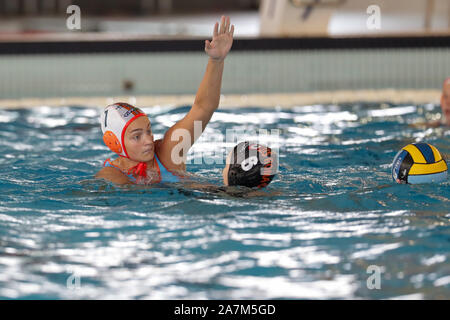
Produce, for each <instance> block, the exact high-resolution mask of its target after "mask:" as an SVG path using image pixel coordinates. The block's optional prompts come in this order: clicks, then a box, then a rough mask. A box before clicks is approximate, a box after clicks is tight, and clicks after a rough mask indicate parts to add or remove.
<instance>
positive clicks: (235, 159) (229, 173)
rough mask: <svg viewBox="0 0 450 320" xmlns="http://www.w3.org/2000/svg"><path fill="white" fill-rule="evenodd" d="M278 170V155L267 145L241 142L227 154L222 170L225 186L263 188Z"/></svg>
mask: <svg viewBox="0 0 450 320" xmlns="http://www.w3.org/2000/svg"><path fill="white" fill-rule="evenodd" d="M277 171H278V157H277V155H276V154H275V153H274V152H272V150H271V149H270V148H269V147H265V146H262V145H259V144H257V143H250V142H247V141H246V142H241V143H239V144H238V145H236V146H235V147H234V148H233V149H232V150H231V151H230V153H229V154H228V156H227V161H226V164H225V168H224V169H223V171H222V175H223V182H224V184H225V185H227V186H235V185H239V186H246V187H249V188H253V187H257V188H263V187H265V186H267V185H268V184H269V183H270V182H271V181H272V179H273V177H274V176H275V174H276V173H277Z"/></svg>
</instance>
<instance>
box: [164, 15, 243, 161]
mask: <svg viewBox="0 0 450 320" xmlns="http://www.w3.org/2000/svg"><path fill="white" fill-rule="evenodd" d="M233 33H234V26H233V25H231V27H230V18H229V17H225V16H222V18H221V23H220V28H219V23H218V22H216V24H215V25H214V32H213V38H212V41H211V42H210V41H209V40H205V52H206V53H207V54H208V56H209V60H208V65H207V66H206V72H205V75H204V77H203V80H202V82H201V83H200V87H199V88H198V91H197V94H196V96H195V101H194V104H193V105H192V108H191V110H190V111H189V112H188V113H187V114H186V116H185V117H184V118H183V119H181V120H180V121H178V122H177V123H176V124H175V125H173V126H172V127H171V128H170V129H169V130H167V132H166V134H165V135H164V138H163V139H162V141H160V142H159V143H158V156H159V157H160V159H161V161H163V163H164V165H166V166H167V167H171V168H180V165H181V166H183V165H184V162H185V160H186V155H187V151H188V150H189V149H190V147H191V146H192V145H193V144H194V142H195V140H197V139H198V138H199V136H200V134H201V133H202V132H203V130H204V129H205V127H206V125H207V124H208V122H209V120H210V119H211V117H212V115H213V113H214V111H215V110H216V109H217V107H218V106H219V100H220V89H221V86H222V74H223V67H224V60H225V57H226V56H227V54H228V52H229V51H230V49H231V46H232V44H233ZM195 126H197V128H196V129H195ZM180 160H181V162H182V163H180Z"/></svg>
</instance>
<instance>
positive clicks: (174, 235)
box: [0, 104, 450, 299]
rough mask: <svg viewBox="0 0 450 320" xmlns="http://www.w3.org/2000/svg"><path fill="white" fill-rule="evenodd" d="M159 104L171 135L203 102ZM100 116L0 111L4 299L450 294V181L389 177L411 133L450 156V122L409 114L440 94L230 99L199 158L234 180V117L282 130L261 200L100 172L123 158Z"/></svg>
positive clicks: (201, 170)
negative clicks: (375, 278)
mask: <svg viewBox="0 0 450 320" xmlns="http://www.w3.org/2000/svg"><path fill="white" fill-rule="evenodd" d="M145 110H146V111H147V112H148V113H149V115H150V117H151V120H152V128H153V130H154V133H155V136H156V137H161V136H162V134H163V133H164V132H165V130H166V129H167V127H168V126H170V125H172V124H173V123H174V122H175V121H177V120H179V119H180V118H181V117H182V116H183V115H184V113H185V112H186V111H187V110H188V107H181V108H175V109H167V110H166V109H164V108H158V109H151V108H145ZM98 115H99V110H97V109H92V108H83V107H64V108H60V109H53V108H49V107H41V108H37V109H21V110H0V152H1V154H2V157H1V158H0V164H1V166H0V171H1V174H0V190H1V192H0V298H38V299H39V298H58V299H73V298H82V299H84V298H92V299H105V298H106V299H108V298H112V299H136V298H138V299H146V298H147V299H178V298H181V299H186V298H188V299H276V298H293V299H297V298H302V299H303V298H310V299H328V298H330V299H346V298H375V299H379V298H383V299H385V298H410V299H448V298H450V292H449V287H450V277H449V274H450V270H449V267H448V263H447V260H448V258H449V252H450V250H449V249H450V247H449V246H450V242H449V239H450V228H449V225H450V223H449V218H450V192H449V183H448V182H445V183H441V184H434V185H414V186H410V185H396V184H393V183H392V182H391V177H390V165H391V161H392V160H393V158H394V156H395V154H396V153H397V151H398V150H399V149H400V148H402V147H403V146H405V145H407V144H409V143H411V142H417V141H426V142H428V143H431V144H433V145H434V146H436V147H437V148H438V149H439V150H440V151H441V153H443V154H450V147H449V135H450V130H449V128H437V129H417V128H412V127H409V126H408V124H409V123H412V122H414V121H418V120H421V119H422V120H425V119H436V118H438V117H439V107H438V106H434V105H430V104H428V105H420V106H411V105H398V106H395V105H388V104H383V105H376V104H354V105H341V106H336V105H315V106H298V107H294V108H292V109H280V108H277V109H276V111H273V112H271V111H268V110H267V109H262V108H243V109H236V110H219V111H218V112H217V113H216V114H215V115H214V116H213V118H212V122H211V123H210V125H209V126H208V128H207V130H206V132H205V134H204V135H203V136H202V138H200V139H199V140H198V142H197V143H196V145H195V147H194V148H193V149H192V150H191V153H190V155H189V160H190V162H191V164H190V165H189V166H188V169H189V171H191V172H193V173H194V174H197V175H198V176H200V177H201V180H200V181H205V182H208V183H213V184H220V183H221V170H222V167H223V164H221V162H220V161H219V160H222V158H223V157H224V156H225V155H226V153H227V151H228V149H229V148H230V147H232V146H233V145H234V142H230V141H227V132H226V130H227V129H236V130H241V131H242V132H244V134H249V135H254V136H253V138H257V137H258V135H257V134H258V130H257V129H261V128H262V129H267V130H268V132H270V130H271V129H279V132H280V136H279V137H278V138H276V137H271V136H269V137H265V138H266V140H265V141H264V143H267V144H269V145H271V144H272V143H278V144H279V145H278V153H279V155H280V174H279V175H278V176H277V177H276V179H275V180H274V181H273V182H272V183H271V184H270V186H269V188H268V189H267V191H268V192H267V195H266V196H259V197H235V196H232V195H224V194H221V193H213V192H206V191H200V190H192V189H190V188H189V187H188V186H186V185H183V184H181V185H180V184H177V185H163V184H162V185H153V186H144V187H142V186H131V187H119V186H114V185H112V184H110V183H106V182H104V181H99V180H94V179H93V178H92V177H93V175H94V174H95V172H96V171H98V170H99V168H100V167H101V164H102V163H103V161H104V159H106V158H107V157H110V156H111V153H110V152H109V151H108V149H107V148H106V146H104V145H103V142H102V139H101V131H100V126H99V125H98ZM275 138H276V139H275ZM275 140H276V141H275ZM210 160H211V161H210ZM196 161H197V162H201V163H200V164H196ZM205 161H209V164H206V163H205ZM199 179H200V178H199ZM277 193H278V195H274V194H277ZM373 265H376V266H379V267H380V268H381V270H382V274H381V289H380V290H376V289H375V290H370V289H369V288H368V287H367V279H368V277H369V276H370V273H368V272H367V270H368V267H369V266H373ZM77 281H78V282H77Z"/></svg>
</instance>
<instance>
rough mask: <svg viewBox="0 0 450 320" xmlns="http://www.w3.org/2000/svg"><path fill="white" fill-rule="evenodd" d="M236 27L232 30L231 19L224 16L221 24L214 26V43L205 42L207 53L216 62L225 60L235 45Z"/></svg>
mask: <svg viewBox="0 0 450 320" xmlns="http://www.w3.org/2000/svg"><path fill="white" fill-rule="evenodd" d="M233 33H234V25H232V26H231V29H230V17H226V16H222V19H221V21H220V29H219V23H218V22H216V24H215V25H214V33H213V38H212V41H211V42H210V41H209V40H205V52H206V53H207V54H208V56H210V57H211V58H212V59H214V60H223V59H225V57H226V56H227V54H228V52H229V51H230V49H231V45H232V44H233Z"/></svg>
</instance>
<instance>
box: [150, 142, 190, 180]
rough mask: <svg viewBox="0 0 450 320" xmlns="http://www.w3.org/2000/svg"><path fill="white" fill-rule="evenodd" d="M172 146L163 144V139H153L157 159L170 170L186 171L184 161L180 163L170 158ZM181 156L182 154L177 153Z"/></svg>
mask: <svg viewBox="0 0 450 320" xmlns="http://www.w3.org/2000/svg"><path fill="white" fill-rule="evenodd" d="M172 151H173V150H172V148H170V147H167V146H164V145H163V140H162V139H159V140H156V141H155V152H156V154H157V155H158V159H159V161H161V163H162V164H163V165H164V167H166V168H167V169H169V170H170V171H177V172H184V171H186V163H185V162H184V161H182V162H181V163H175V162H174V161H173V160H172ZM175 151H176V150H175ZM179 156H180V157H181V158H183V156H182V155H179Z"/></svg>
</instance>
